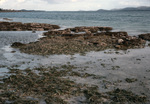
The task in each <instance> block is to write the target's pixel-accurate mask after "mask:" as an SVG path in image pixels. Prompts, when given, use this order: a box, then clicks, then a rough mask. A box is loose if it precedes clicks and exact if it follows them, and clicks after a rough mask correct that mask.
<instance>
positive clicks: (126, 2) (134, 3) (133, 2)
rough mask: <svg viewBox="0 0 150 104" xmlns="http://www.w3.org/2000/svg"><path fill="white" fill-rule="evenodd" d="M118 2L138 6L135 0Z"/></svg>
mask: <svg viewBox="0 0 150 104" xmlns="http://www.w3.org/2000/svg"><path fill="white" fill-rule="evenodd" d="M120 4H121V5H125V6H140V3H139V2H137V1H130V2H129V1H121V2H120Z"/></svg>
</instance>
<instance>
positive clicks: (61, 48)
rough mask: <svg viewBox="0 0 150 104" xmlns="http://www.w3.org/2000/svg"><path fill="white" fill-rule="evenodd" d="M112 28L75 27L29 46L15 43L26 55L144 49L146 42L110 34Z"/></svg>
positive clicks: (136, 38)
mask: <svg viewBox="0 0 150 104" xmlns="http://www.w3.org/2000/svg"><path fill="white" fill-rule="evenodd" d="M111 30H112V28H111V27H75V28H67V29H64V30H51V31H48V32H45V33H44V34H43V35H44V36H46V37H44V38H41V39H39V41H37V42H31V43H29V44H22V43H14V44H12V47H15V48H19V49H20V50H21V51H22V52H24V53H29V54H38V55H50V54H75V53H81V54H84V53H85V52H90V51H101V50H105V49H121V50H126V49H131V48H143V47H144V46H145V43H146V41H145V40H143V39H142V38H141V37H136V36H129V35H128V33H127V32H110V31H111Z"/></svg>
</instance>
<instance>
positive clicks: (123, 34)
mask: <svg viewBox="0 0 150 104" xmlns="http://www.w3.org/2000/svg"><path fill="white" fill-rule="evenodd" d="M105 34H106V35H109V36H113V37H123V36H124V37H127V36H128V33H127V32H124V31H121V32H106V33H105Z"/></svg>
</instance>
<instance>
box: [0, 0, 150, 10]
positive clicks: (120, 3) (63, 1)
mask: <svg viewBox="0 0 150 104" xmlns="http://www.w3.org/2000/svg"><path fill="white" fill-rule="evenodd" d="M138 6H150V0H0V8H4V9H16V10H19V9H27V10H46V11H78V10H98V9H107V10H110V9H118V8H125V7H138Z"/></svg>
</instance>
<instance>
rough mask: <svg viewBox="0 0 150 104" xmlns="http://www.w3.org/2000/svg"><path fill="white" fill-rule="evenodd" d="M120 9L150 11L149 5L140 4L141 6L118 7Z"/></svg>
mask: <svg viewBox="0 0 150 104" xmlns="http://www.w3.org/2000/svg"><path fill="white" fill-rule="evenodd" d="M120 10H123V11H126V10H128V11H129V10H130V11H134V10H143V11H150V7H146V6H141V7H127V8H123V9H120Z"/></svg>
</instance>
